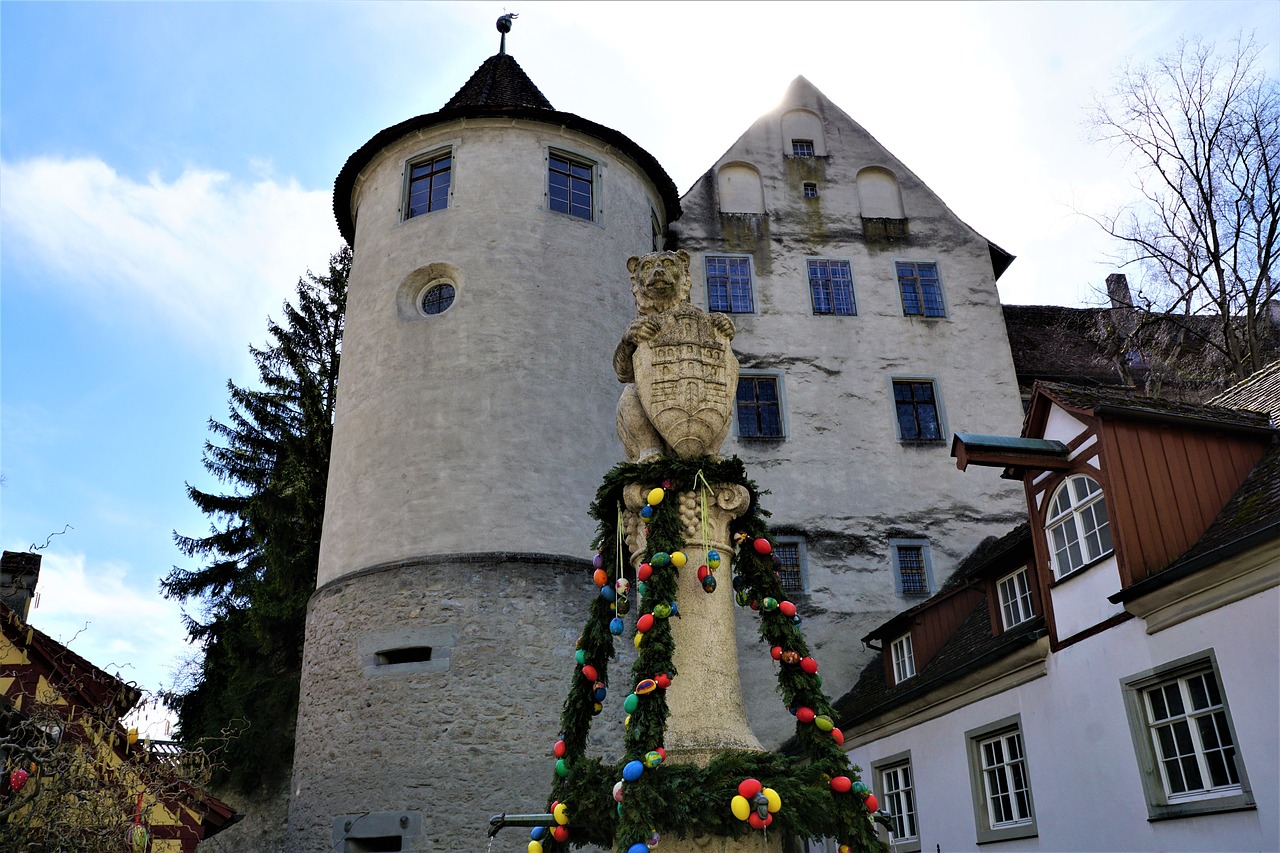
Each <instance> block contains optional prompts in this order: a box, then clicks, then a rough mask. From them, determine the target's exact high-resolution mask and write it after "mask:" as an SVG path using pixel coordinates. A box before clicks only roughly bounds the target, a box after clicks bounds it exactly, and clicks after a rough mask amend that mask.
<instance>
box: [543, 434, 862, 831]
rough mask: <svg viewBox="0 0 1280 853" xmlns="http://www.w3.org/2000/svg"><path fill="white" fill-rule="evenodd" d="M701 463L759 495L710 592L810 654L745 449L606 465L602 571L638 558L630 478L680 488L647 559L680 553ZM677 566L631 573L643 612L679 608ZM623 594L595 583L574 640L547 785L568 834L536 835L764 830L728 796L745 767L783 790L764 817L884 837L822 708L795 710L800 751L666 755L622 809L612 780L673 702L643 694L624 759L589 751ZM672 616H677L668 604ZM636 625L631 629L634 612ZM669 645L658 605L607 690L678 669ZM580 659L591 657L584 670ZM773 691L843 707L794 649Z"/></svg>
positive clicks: (773, 642)
mask: <svg viewBox="0 0 1280 853" xmlns="http://www.w3.org/2000/svg"><path fill="white" fill-rule="evenodd" d="M699 474H701V478H702V479H705V481H706V483H709V484H711V485H719V484H738V485H741V486H743V487H745V488H746V489H747V491H748V492H749V493H750V496H751V501H750V506H749V507H748V509H747V511H746V512H745V513H744V514H743V515H742V516H740V517H739V518H737V519H736V520H734V521H733V522H732V523H731V525H730V535H731V537H732V538H733V540H734V541H735V542H740V544H739V546H738V548H737V554H736V557H734V559H733V569H734V574H735V579H734V583H733V588H730V586H729V584H727V583H721V584H720V585H719V586H718V588H717V589H716V591H715V593H713V594H715V595H735V596H736V597H737V599H738V602H739V604H743V603H748V604H750V605H751V607H752V609H759V612H760V636H761V639H762V641H763V642H764V643H765V644H767V646H769V647H770V649H771V650H772V651H773V652H774V653H775V658H776V656H777V653H778V652H779V651H786V652H794V653H795V657H794V658H790V656H788V658H789V659H791V660H796V661H798V660H799V659H801V658H807V657H808V655H809V647H808V644H807V643H806V642H805V640H804V635H803V634H802V633H801V631H800V628H799V625H798V622H799V618H798V617H795V618H793V617H792V616H788V615H786V614H785V613H784V612H783V609H782V608H781V607H779V606H778V603H781V602H783V601H784V600H785V593H784V592H783V590H782V584H781V581H780V580H779V578H778V575H777V574H776V573H775V571H774V567H773V559H772V556H771V555H768V554H761V553H758V552H757V551H756V549H755V548H753V547H752V543H753V541H754V540H756V539H759V538H767V533H768V528H767V526H766V524H765V521H764V518H765V517H766V516H767V515H768V513H767V512H766V511H764V510H763V509H762V508H761V507H760V495H761V492H760V491H759V489H758V488H757V487H756V484H755V483H754V482H753V481H752V480H750V479H749V478H748V477H747V475H746V469H745V466H744V465H743V463H742V461H741V460H739V459H738V458H736V457H734V458H731V459H724V460H715V459H710V458H705V459H699V460H683V459H659V460H655V461H651V462H644V463H622V464H620V465H618V466H616V467H615V468H613V470H611V471H610V472H609V473H608V474H607V475H606V476H605V478H604V481H603V483H602V484H601V486H600V489H599V490H598V492H597V493H596V500H595V503H593V504H592V506H591V516H592V517H593V518H595V519H596V521H597V522H599V533H598V535H597V537H596V541H595V543H594V545H595V547H596V549H597V550H598V552H599V554H600V561H599V563H600V568H601V569H602V570H603V571H604V573H605V575H606V576H607V580H606V588H613V584H614V582H615V581H616V580H617V579H618V578H623V577H627V576H628V569H629V567H630V554H629V553H627V549H626V546H625V544H624V545H623V546H622V547H621V548H619V547H618V545H617V543H618V542H619V541H620V537H619V530H618V523H619V520H620V515H621V508H622V501H623V489H624V488H625V487H626V486H628V485H630V484H643V485H645V486H646V487H650V486H659V485H661V486H662V488H663V489H664V490H665V491H666V493H667V494H669V495H671V496H672V499H671V500H663V501H662V502H661V503H659V504H658V505H657V506H655V507H654V513H653V517H652V518H651V519H650V520H649V522H648V528H649V533H648V538H647V543H646V553H645V555H644V556H645V560H646V561H649V560H651V559H652V558H653V555H654V554H656V553H659V552H665V553H667V554H671V553H674V552H676V551H680V550H682V549H683V548H684V547H685V544H686V543H685V541H684V532H683V529H682V528H683V525H682V524H681V521H680V515H679V506H678V501H677V500H676V499H675V496H676V495H677V494H678V493H680V492H687V491H696V489H697V483H698V482H701V480H699ZM620 552H621V553H620ZM685 570H686V571H696V570H697V567H696V566H692V565H688V566H686V568H685ZM676 574H677V570H676V569H675V568H674V567H673V566H670V565H668V566H666V567H665V568H661V569H660V568H658V567H654V570H653V573H652V575H651V577H650V578H649V580H648V581H647V586H646V589H645V594H644V595H643V596H640V595H639V590H638V589H636V584H633V585H632V589H631V590H630V593H629V595H630V596H631V597H632V598H634V599H635V600H636V603H637V607H636V611H637V612H636V613H635V614H634V616H635V618H636V619H638V618H639V617H641V616H644V615H646V614H650V615H651V614H653V611H654V607H655V606H657V605H660V604H669V605H672V606H674V607H676V608H677V610H678V602H677V601H676V590H677V582H676ZM602 593H603V589H602ZM628 603H630V602H629V601H628ZM615 606H616V605H615V604H614V602H611V601H609V600H608V599H607V598H606V597H605V595H603V594H602V595H601V596H599V597H597V598H596V599H595V601H594V602H593V604H592V606H591V613H590V615H589V617H588V619H587V623H586V626H585V627H584V628H583V631H582V635H581V637H580V638H579V641H578V649H577V651H576V653H575V654H576V657H577V666H576V667H575V669H574V675H573V681H572V683H571V685H570V688H569V693H568V696H567V697H566V698H565V702H564V706H563V709H562V712H561V716H560V726H561V732H562V734H561V739H562V742H561V743H558V744H557V745H556V748H555V752H556V755H557V756H558V760H557V762H556V774H555V779H554V782H553V786H552V793H551V796H550V797H549V798H548V808H549V809H551V808H552V807H553V806H554V804H555V803H564V804H566V807H567V809H568V818H569V837H568V838H567V840H565V841H556V840H554V839H553V837H552V836H551V835H550V834H549V833H546V832H540V831H539V830H537V829H535V830H534V832H533V836H534V837H535V838H539V839H540V840H541V843H542V844H543V845H544V849H545V850H546V851H548V853H561V851H564V850H565V849H567V847H568V845H570V844H572V845H573V846H578V847H581V846H584V845H587V844H595V845H599V846H603V847H613V848H614V849H616V850H618V851H623V853H625V851H628V850H629V849H630V848H631V847H632V846H633V845H637V844H644V843H645V842H646V841H647V840H648V839H649V838H650V837H651V836H652V835H653V833H654V832H655V831H656V832H657V833H659V834H661V835H666V834H671V835H675V836H679V837H686V836H691V837H696V836H699V835H704V834H706V835H714V836H725V837H739V836H742V835H744V834H746V833H749V832H755V831H757V830H753V829H751V828H750V826H749V825H748V823H747V822H746V821H742V820H739V819H738V818H736V817H735V816H734V815H733V814H732V812H731V811H730V801H731V800H732V799H733V797H734V796H735V795H736V794H737V793H738V785H739V783H740V782H742V780H744V779H747V778H755V779H758V780H760V781H761V782H763V784H764V785H765V786H766V787H769V788H772V789H773V790H774V791H776V792H777V793H778V795H779V797H780V798H781V801H782V808H781V809H780V810H779V811H778V812H777V813H776V814H775V815H774V818H775V819H774V821H773V823H772V825H771V826H770V827H769V831H772V832H777V833H781V834H782V835H783V836H792V837H796V838H808V839H814V840H817V839H821V838H835V839H837V840H838V841H839V843H840V844H842V845H848V847H849V849H850V850H853V851H870V850H877V851H879V850H883V849H884V845H883V844H882V843H881V842H880V841H879V839H878V838H877V837H876V834H875V831H874V829H873V828H872V824H871V821H870V820H869V819H868V817H869V816H868V809H867V804H866V802H865V801H864V798H865V792H866V790H867V789H866V787H865V786H863V785H862V784H861V783H860V782H857V779H858V777H857V775H856V771H857V768H851V767H850V766H849V762H848V757H847V756H846V754H845V752H844V750H843V749H842V748H841V745H840V740H841V739H842V736H841V735H839V733H838V731H839V730H838V729H837V730H836V731H835V733H834V734H833V732H831V731H824V730H822V729H820V728H819V727H818V726H817V725H816V724H815V723H814V722H813V719H814V718H813V717H809V721H808V722H805V721H803V720H802V719H801V718H799V717H798V718H797V722H796V740H797V742H798V744H799V745H800V747H801V748H802V749H803V751H804V757H803V758H800V759H797V758H792V757H789V756H784V755H780V754H777V753H769V752H748V751H741V750H727V751H725V752H723V753H721V754H719V755H717V756H716V757H715V758H714V759H712V760H711V762H710V763H709V764H708V766H707V767H705V768H702V767H696V766H692V765H678V764H665V763H663V764H660V765H659V766H657V767H650V768H647V769H645V771H644V772H643V773H642V774H641V775H640V777H639V778H638V779H635V780H634V781H627V782H626V783H625V784H624V786H623V790H624V802H623V804H622V807H621V809H619V808H618V804H617V803H615V801H614V798H613V796H612V791H613V787H614V785H615V783H617V781H618V780H620V779H622V778H623V777H622V773H623V767H625V766H626V765H627V764H628V763H629V762H633V761H643V760H644V757H645V755H646V754H647V753H650V752H652V751H657V750H659V749H660V748H661V747H662V746H663V737H664V733H665V730H666V722H667V714H668V709H667V701H666V696H665V692H666V691H665V689H656V690H653V691H652V692H650V693H647V694H645V695H642V696H638V697H637V701H636V707H635V710H634V711H632V712H631V714H630V716H629V719H628V723H627V727H626V736H625V751H624V755H623V758H622V760H621V761H620V762H618V763H617V764H605V763H603V762H602V761H601V760H600V759H599V758H590V757H587V756H586V754H585V752H586V743H587V735H588V733H589V731H590V728H591V719H592V717H593V716H594V715H595V714H596V713H599V712H600V711H601V703H597V701H596V698H595V691H596V689H597V684H596V682H604V683H607V682H608V664H609V661H610V660H611V659H613V657H614V646H613V643H614V636H613V634H612V633H611V632H610V630H609V623H610V621H611V620H612V619H613V618H614V617H615V616H617V615H622V614H621V613H619V612H618V611H621V610H624V609H626V608H625V607H621V606H619V607H617V611H615ZM671 618H676V617H675V615H674V614H673V615H672V617H671ZM629 621H630V620H629ZM631 628H632V629H633V630H634V622H632V624H631ZM674 649H675V644H674V641H673V639H672V636H671V627H670V624H669V619H667V618H657V619H654V624H653V627H652V628H651V629H650V630H649V631H648V632H647V633H645V634H644V635H643V639H642V641H641V642H640V644H639V646H638V656H637V658H636V661H635V664H634V665H633V666H632V669H631V675H630V681H629V682H625V681H621V680H619V682H620V683H618V684H616V685H615V689H614V690H613V691H612V693H613V699H614V703H615V704H614V707H617V704H618V703H617V695H618V694H619V693H623V688H624V687H625V688H626V690H627V692H630V691H631V690H632V689H633V688H634V687H635V686H636V685H637V684H639V683H640V682H641V681H642V680H644V679H653V678H656V677H657V676H658V675H660V674H666V675H668V676H670V677H671V678H675V677H677V676H678V673H676V671H675V669H674V667H673V664H672V654H673V652H674ZM584 668H588V669H587V675H584ZM590 668H594V670H595V678H594V679H593V678H591V677H590V673H591V669H590ZM811 668H812V667H811ZM778 692H779V693H780V694H781V696H782V700H783V703H784V705H785V706H786V707H787V708H788V709H790V710H791V712H792V713H795V712H796V711H797V710H799V709H809V710H811V711H812V712H813V714H814V715H816V716H825V717H826V718H827V719H828V720H834V719H835V711H834V709H833V708H832V706H831V703H830V701H829V700H828V699H827V697H826V696H825V695H824V694H823V692H822V679H821V677H819V676H818V675H817V674H816V672H814V673H810V672H806V671H805V670H804V669H802V668H801V666H799V665H798V664H796V663H782V664H780V671H779V674H778ZM623 695H626V694H625V693H623ZM803 713H804V712H802V714H803ZM805 716H808V715H807V714H805ZM839 776H847V777H849V779H851V780H853V782H854V783H855V784H854V785H853V787H852V790H848V791H843V792H838V791H835V790H833V788H832V786H831V784H830V783H831V779H832V778H834V777H839ZM615 842H616V847H615ZM531 846H532V845H531Z"/></svg>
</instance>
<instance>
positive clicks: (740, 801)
mask: <svg viewBox="0 0 1280 853" xmlns="http://www.w3.org/2000/svg"><path fill="white" fill-rule="evenodd" d="M729 808H730V809H732V810H733V816H734V817H736V818H737V819H738V820H746V819H747V817H748V816H749V815H750V814H751V803H748V802H747V798H746V797H743V796H735V797H734V798H733V801H732V802H731V803H729Z"/></svg>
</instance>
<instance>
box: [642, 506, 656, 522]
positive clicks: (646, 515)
mask: <svg viewBox="0 0 1280 853" xmlns="http://www.w3.org/2000/svg"><path fill="white" fill-rule="evenodd" d="M640 517H641V518H643V519H645V520H646V521H647V520H649V519H650V518H653V507H651V506H645V507H641V508H640Z"/></svg>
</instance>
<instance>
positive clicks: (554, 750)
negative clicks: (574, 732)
mask: <svg viewBox="0 0 1280 853" xmlns="http://www.w3.org/2000/svg"><path fill="white" fill-rule="evenodd" d="M566 749H567V747H566V746H565V745H564V741H562V740H558V741H556V745H555V746H553V747H551V754H552V755H554V756H555V757H556V758H564V753H565V750H566Z"/></svg>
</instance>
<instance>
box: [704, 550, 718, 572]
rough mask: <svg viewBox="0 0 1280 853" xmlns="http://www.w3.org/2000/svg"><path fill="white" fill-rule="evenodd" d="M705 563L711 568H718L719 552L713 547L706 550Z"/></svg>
mask: <svg viewBox="0 0 1280 853" xmlns="http://www.w3.org/2000/svg"><path fill="white" fill-rule="evenodd" d="M707 565H708V566H709V567H711V568H713V569H718V568H720V552H719V551H717V550H715V549H714V548H713V549H712V550H710V551H708V552H707Z"/></svg>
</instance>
